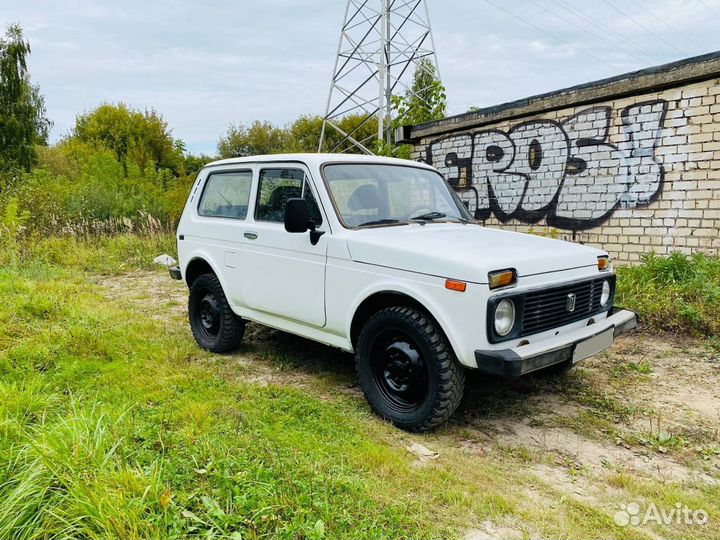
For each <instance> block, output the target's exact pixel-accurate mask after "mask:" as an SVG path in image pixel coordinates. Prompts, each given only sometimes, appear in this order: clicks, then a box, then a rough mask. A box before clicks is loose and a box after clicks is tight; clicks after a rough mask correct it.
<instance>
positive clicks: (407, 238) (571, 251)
mask: <svg viewBox="0 0 720 540" xmlns="http://www.w3.org/2000/svg"><path fill="white" fill-rule="evenodd" d="M348 249H349V251H350V256H351V257H352V259H353V260H354V261H356V262H360V263H366V264H374V265H378V266H385V267H389V268H396V269H399V270H407V271H410V272H419V273H422V274H429V275H435V276H440V277H447V278H454V279H460V280H463V281H470V282H474V283H487V281H488V272H492V271H494V270H504V269H506V268H514V269H515V270H516V271H517V274H518V276H519V277H523V276H532V275H535V274H542V273H547V272H557V271H561V270H568V269H570V268H579V267H583V266H597V257H598V256H599V255H604V254H605V252H604V251H601V250H599V249H595V248H592V247H588V246H583V245H581V244H576V243H573V242H565V241H562V240H555V239H552V238H544V237H541V236H534V235H530V234H521V233H516V232H510V231H503V230H500V229H492V228H488V227H482V226H480V225H475V224H467V225H464V224H456V223H428V224H426V225H420V224H414V223H413V224H410V225H400V226H390V227H374V228H367V229H358V230H354V231H352V233H351V234H350V235H349V238H348Z"/></svg>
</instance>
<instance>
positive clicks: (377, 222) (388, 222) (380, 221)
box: [358, 218, 402, 227]
mask: <svg viewBox="0 0 720 540" xmlns="http://www.w3.org/2000/svg"><path fill="white" fill-rule="evenodd" d="M393 223H402V222H401V221H400V220H399V219H390V218H385V219H376V220H374V221H366V222H365V223H361V224H360V225H358V227H365V226H366V225H391V224H393Z"/></svg>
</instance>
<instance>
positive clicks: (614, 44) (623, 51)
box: [528, 0, 645, 62]
mask: <svg viewBox="0 0 720 540" xmlns="http://www.w3.org/2000/svg"><path fill="white" fill-rule="evenodd" d="M528 1H529V2H530V3H531V4H534V5H535V6H536V7H539V8H540V9H542V10H543V11H545V12H547V13H549V14H550V15H552V16H553V17H557V18H558V19H560V20H561V21H564V22H566V23H568V24H570V25H573V26H578V25H576V24H575V23H573V21H571V20H570V19H567V18H565V17H563V16H562V15H560V14H558V13H555V12H554V11H552V10H551V9H549V8H547V7H545V6H543V5H541V4H539V3H537V2H536V1H535V0H528ZM578 28H580V29H581V30H583V31H584V32H586V33H587V34H590V35H591V36H593V37H595V38H597V39H599V40H600V41H602V42H603V43H605V44H607V45H610V46H611V47H613V48H614V49H616V50H618V51H620V52H621V53H623V54H629V55H631V56H634V57H635V58H636V59H638V60H640V61H642V62H644V61H645V60H644V58H642V57H641V56H638V55H637V54H636V53H635V52H634V51H629V50H625V49H623V48H622V47H620V46H618V45H617V43H613V42H612V41H610V40H608V39H605V38H604V37H603V36H602V35H599V34H596V33H595V32H593V31H591V30H588V29H587V28H582V27H580V26H578Z"/></svg>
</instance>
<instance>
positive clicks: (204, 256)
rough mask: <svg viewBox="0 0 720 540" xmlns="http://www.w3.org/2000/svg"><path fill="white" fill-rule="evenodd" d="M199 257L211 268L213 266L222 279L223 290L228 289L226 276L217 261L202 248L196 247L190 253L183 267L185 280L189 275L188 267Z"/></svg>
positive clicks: (218, 276) (220, 279)
mask: <svg viewBox="0 0 720 540" xmlns="http://www.w3.org/2000/svg"><path fill="white" fill-rule="evenodd" d="M198 259H201V260H203V261H205V262H206V263H207V264H208V265H209V266H210V268H212V270H213V272H215V275H216V276H217V278H218V281H220V285H221V286H222V288H223V291H227V290H228V288H227V284H226V283H225V276H224V275H223V272H221V271H220V270H219V269H218V266H217V265H216V264H215V261H213V260H212V257H210V254H209V253H208V252H207V251H205V250H204V249H202V248H195V249H193V250H192V252H191V253H190V254H189V255H188V257H187V263H186V264H184V265H183V266H182V268H181V270H182V276H183V280H184V279H185V276H187V268H188V266H190V263H192V262H193V261H195V260H198Z"/></svg>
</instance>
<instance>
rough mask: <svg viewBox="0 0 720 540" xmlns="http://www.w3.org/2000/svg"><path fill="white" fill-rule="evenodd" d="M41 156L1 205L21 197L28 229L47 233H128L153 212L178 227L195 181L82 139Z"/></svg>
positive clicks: (36, 232) (153, 215)
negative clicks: (142, 165)
mask: <svg viewBox="0 0 720 540" xmlns="http://www.w3.org/2000/svg"><path fill="white" fill-rule="evenodd" d="M39 158H40V162H39V164H38V167H36V168H35V169H33V170H32V172H29V173H26V174H24V175H23V176H22V178H21V181H19V182H17V183H15V185H14V186H13V187H12V188H10V189H7V190H5V192H3V193H2V198H0V209H2V208H5V207H7V205H8V204H9V201H11V200H15V201H17V204H18V206H19V211H20V212H21V213H22V212H25V213H27V214H28V216H29V217H28V219H27V221H26V223H25V226H26V229H27V233H29V234H39V235H42V236H49V235H55V234H67V233H68V232H69V233H71V234H75V235H79V234H80V235H84V234H94V233H93V231H95V232H96V233H103V234H105V233H112V232H127V231H128V230H132V228H133V226H134V225H135V224H136V223H138V222H144V221H147V218H148V216H152V217H153V218H155V219H157V220H159V221H160V222H162V223H163V224H170V225H173V224H174V223H176V222H177V220H178V219H179V218H180V214H181V213H182V209H183V206H184V204H185V200H186V198H187V194H188V192H189V190H190V187H191V185H192V183H193V181H194V177H191V176H186V175H184V176H180V177H175V176H173V174H172V173H171V172H170V171H169V170H167V169H158V170H156V169H155V167H145V168H144V169H141V168H140V166H139V165H137V164H136V163H134V162H133V161H128V162H126V163H125V164H122V163H121V162H120V161H119V160H118V158H117V157H116V155H115V154H114V152H113V151H111V150H109V149H106V148H102V147H95V146H92V145H89V144H86V143H82V142H79V141H76V140H68V141H65V142H62V143H60V144H58V145H56V146H54V147H52V148H45V149H43V150H42V151H41V152H40V156H39ZM105 222H106V223H105Z"/></svg>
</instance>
